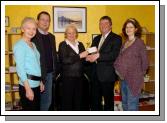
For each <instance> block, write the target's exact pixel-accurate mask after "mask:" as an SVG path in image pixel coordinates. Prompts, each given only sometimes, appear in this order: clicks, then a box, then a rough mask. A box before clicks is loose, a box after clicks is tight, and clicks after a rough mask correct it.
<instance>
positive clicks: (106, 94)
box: [91, 78, 115, 111]
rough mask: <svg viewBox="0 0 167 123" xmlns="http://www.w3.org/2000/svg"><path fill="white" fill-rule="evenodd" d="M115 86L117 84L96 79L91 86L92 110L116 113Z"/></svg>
mask: <svg viewBox="0 0 167 123" xmlns="http://www.w3.org/2000/svg"><path fill="white" fill-rule="evenodd" d="M114 84H115V82H101V81H99V80H98V79H97V78H95V79H94V81H93V82H92V84H91V97H92V99H91V110H93V111H103V110H104V111H114ZM102 97H103V99H104V106H103V105H102Z"/></svg>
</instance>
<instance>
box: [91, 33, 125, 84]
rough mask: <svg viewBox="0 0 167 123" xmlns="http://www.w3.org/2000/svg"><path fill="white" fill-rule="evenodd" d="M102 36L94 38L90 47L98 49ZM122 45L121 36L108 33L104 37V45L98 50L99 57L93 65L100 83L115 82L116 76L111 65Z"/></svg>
mask: <svg viewBox="0 0 167 123" xmlns="http://www.w3.org/2000/svg"><path fill="white" fill-rule="evenodd" d="M101 36H102V35H98V36H97V37H95V38H94V40H93V42H92V46H96V47H98V45H99V42H100V39H101ZM121 45H122V38H121V36H119V35H117V34H115V33H113V32H110V33H109V34H108V36H107V37H106V39H105V41H104V43H103V44H102V46H101V48H100V51H99V53H100V57H99V58H98V59H97V62H95V63H94V64H93V66H94V67H93V69H94V70H95V72H93V73H96V75H97V77H98V80H100V81H101V82H112V81H116V79H117V76H116V74H115V69H114V67H113V63H114V61H115V60H116V58H117V56H118V54H119V51H120V48H121Z"/></svg>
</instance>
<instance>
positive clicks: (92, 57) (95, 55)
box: [86, 47, 100, 62]
mask: <svg viewBox="0 0 167 123" xmlns="http://www.w3.org/2000/svg"><path fill="white" fill-rule="evenodd" d="M87 51H88V53H89V54H90V55H88V56H87V57H86V61H89V62H95V61H96V60H97V59H98V58H99V56H100V54H99V52H98V50H97V48H96V47H90V48H88V49H87Z"/></svg>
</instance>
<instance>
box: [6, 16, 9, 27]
mask: <svg viewBox="0 0 167 123" xmlns="http://www.w3.org/2000/svg"><path fill="white" fill-rule="evenodd" d="M8 26H9V16H5V27H8Z"/></svg>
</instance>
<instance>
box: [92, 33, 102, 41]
mask: <svg viewBox="0 0 167 123" xmlns="http://www.w3.org/2000/svg"><path fill="white" fill-rule="evenodd" d="M98 35H100V34H92V41H93V39H94V38H95V37H96V36H98Z"/></svg>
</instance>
